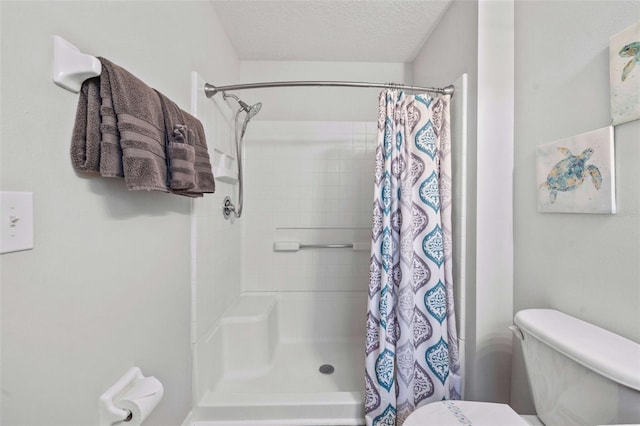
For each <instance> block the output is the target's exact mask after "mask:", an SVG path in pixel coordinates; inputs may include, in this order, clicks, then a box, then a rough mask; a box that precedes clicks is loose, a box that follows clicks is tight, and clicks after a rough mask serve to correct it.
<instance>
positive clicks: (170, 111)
mask: <svg viewBox="0 0 640 426" xmlns="http://www.w3.org/2000/svg"><path fill="white" fill-rule="evenodd" d="M158 96H159V97H160V101H161V104H162V109H163V113H164V125H165V134H166V140H167V157H168V163H169V187H170V188H171V191H172V192H173V193H175V194H180V195H185V196H189V197H201V196H202V195H203V193H212V192H214V191H215V181H214V178H213V173H212V171H211V163H210V161H209V153H208V151H207V142H206V138H205V134H204V128H203V126H202V123H200V120H198V119H197V118H195V117H193V116H192V115H191V114H189V113H188V112H186V111H183V110H182V109H180V108H179V107H178V106H177V105H176V104H175V103H174V102H173V101H171V100H170V99H169V98H167V97H166V96H164V95H163V94H162V93H160V92H158Z"/></svg>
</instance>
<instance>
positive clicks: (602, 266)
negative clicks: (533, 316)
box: [512, 0, 640, 411]
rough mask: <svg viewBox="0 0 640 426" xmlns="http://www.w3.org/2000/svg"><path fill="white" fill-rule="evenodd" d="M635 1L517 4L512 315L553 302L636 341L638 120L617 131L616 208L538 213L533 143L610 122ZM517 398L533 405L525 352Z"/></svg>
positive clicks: (639, 294)
mask: <svg viewBox="0 0 640 426" xmlns="http://www.w3.org/2000/svg"><path fill="white" fill-rule="evenodd" d="M639 20H640V2H639V1H637V0H635V1H615V2H612V1H572V2H561V1H535V2H524V1H523V2H520V1H517V2H516V8H515V22H516V26H515V28H516V47H515V52H516V55H515V65H516V86H515V88H516V92H515V93H516V103H515V114H516V127H515V175H514V182H515V188H514V197H515V199H514V214H515V276H514V311H517V310H520V309H525V308H534V307H535V308H554V309H558V310H560V311H563V312H566V313H568V314H570V315H573V316H575V317H578V318H580V319H583V320H586V321H589V322H591V323H594V324H596V325H599V326H601V327H604V328H606V329H609V330H611V331H613V332H615V333H618V334H621V335H622V336H625V337H627V338H630V339H632V340H635V341H640V282H639V280H638V277H640V264H639V263H638V259H640V220H639V219H640V191H638V187H637V183H638V182H639V181H640V167H638V165H639V164H640V144H639V143H638V142H639V140H638V135H639V134H640V121H638V120H636V121H634V122H629V123H625V124H621V125H619V126H616V128H615V150H616V153H615V167H616V186H617V205H618V213H617V214H615V215H613V216H602V215H579V214H541V213H537V211H536V188H537V186H538V184H537V183H536V181H535V150H536V146H538V145H541V144H544V143H547V142H552V141H554V140H557V139H561V138H566V137H569V136H573V135H576V134H579V133H583V132H587V131H590V130H594V129H597V128H601V127H604V126H607V125H609V123H610V115H609V53H608V50H609V39H610V37H611V36H613V35H614V34H617V33H618V32H620V31H621V30H623V29H624V28H626V27H628V26H629V25H631V24H633V23H635V22H638V21H639ZM515 361H516V362H515V363H514V374H513V379H512V402H513V405H514V407H516V409H518V410H520V411H530V410H531V403H530V400H529V395H528V390H527V388H526V384H525V383H526V379H525V378H524V377H525V375H524V367H523V366H522V360H521V355H520V354H518V356H517V357H516V360H515Z"/></svg>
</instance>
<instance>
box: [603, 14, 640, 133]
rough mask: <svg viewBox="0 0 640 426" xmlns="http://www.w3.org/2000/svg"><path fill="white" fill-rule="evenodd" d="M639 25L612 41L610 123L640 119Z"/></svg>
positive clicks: (633, 26)
mask: <svg viewBox="0 0 640 426" xmlns="http://www.w3.org/2000/svg"><path fill="white" fill-rule="evenodd" d="M638 62H640V22H639V23H636V24H633V25H632V26H630V27H628V28H626V29H625V30H623V31H622V32H620V33H618V34H616V35H614V36H613V37H611V40H610V42H609V79H610V87H611V120H612V121H613V124H621V123H625V122H627V121H631V120H637V119H638V118H640V64H639V63H638Z"/></svg>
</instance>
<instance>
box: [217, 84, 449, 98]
mask: <svg viewBox="0 0 640 426" xmlns="http://www.w3.org/2000/svg"><path fill="white" fill-rule="evenodd" d="M300 86H322V87H364V88H372V87H374V88H376V87H377V88H381V89H402V90H410V91H416V92H431V93H441V94H444V95H451V96H453V94H454V92H455V87H454V86H453V85H452V84H450V85H448V86H446V87H421V86H411V85H408V84H397V83H367V82H361V81H270V82H265V83H248V84H234V85H229V86H217V87H216V86H214V85H213V84H209V83H205V84H204V93H205V95H206V96H207V97H208V98H210V97H212V96H214V95H215V94H216V93H218V92H226V91H227V90H244V89H261V88H270V87H300Z"/></svg>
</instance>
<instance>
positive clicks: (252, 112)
mask: <svg viewBox="0 0 640 426" xmlns="http://www.w3.org/2000/svg"><path fill="white" fill-rule="evenodd" d="M223 96H224V98H225V99H227V98H233V99H235V100H236V101H237V102H238V103H239V104H240V108H242V109H243V110H244V112H246V113H247V120H251V119H252V118H253V117H255V116H256V115H257V114H258V113H259V112H260V108H262V103H261V102H258V103H257V104H255V105H251V106H249V104H247V103H246V102H244V101H243V100H242V99H240V98H239V97H237V96H236V95H234V94H232V93H228V94H227V93H225V92H223Z"/></svg>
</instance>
